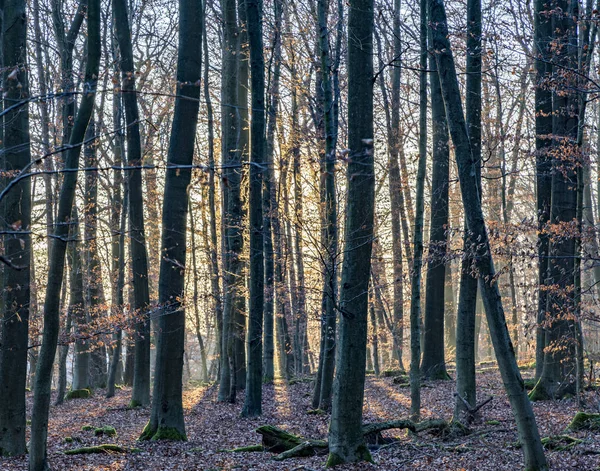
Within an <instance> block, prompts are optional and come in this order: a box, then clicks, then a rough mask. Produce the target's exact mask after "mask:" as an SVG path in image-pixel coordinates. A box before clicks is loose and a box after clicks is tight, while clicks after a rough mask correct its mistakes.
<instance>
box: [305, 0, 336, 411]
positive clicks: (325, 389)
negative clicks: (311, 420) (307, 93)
mask: <svg viewBox="0 0 600 471" xmlns="http://www.w3.org/2000/svg"><path fill="white" fill-rule="evenodd" d="M328 10H329V2H328V1H327V0H319V1H318V2H317V19H318V29H319V31H318V33H319V53H320V59H321V63H320V72H321V87H322V89H323V95H322V96H323V103H322V109H323V121H324V131H325V135H324V141H325V142H324V144H325V145H324V148H323V151H324V152H323V158H322V159H321V165H320V166H321V172H322V174H323V176H322V177H321V186H322V188H321V191H320V198H321V200H322V208H323V209H322V211H323V214H322V216H321V217H322V222H321V224H322V227H323V228H322V231H321V232H322V239H323V241H322V245H323V249H322V251H323V294H322V302H321V310H322V311H321V342H320V351H319V368H318V370H317V379H316V381H315V390H314V392H313V401H312V405H313V407H314V408H319V409H322V410H328V409H329V408H330V407H331V392H332V386H333V373H334V367H335V337H336V322H337V316H336V308H335V304H336V297H337V257H338V227H337V226H338V221H337V217H338V216H337V201H336V194H335V140H336V135H337V130H336V129H335V116H334V113H335V110H334V97H333V89H332V84H331V82H332V80H331V71H330V68H331V58H330V51H329V30H328ZM338 20H339V21H342V19H341V18H339V19H338Z"/></svg>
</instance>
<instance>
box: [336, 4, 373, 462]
mask: <svg viewBox="0 0 600 471" xmlns="http://www.w3.org/2000/svg"><path fill="white" fill-rule="evenodd" d="M349 8H350V13H349V18H348V36H349V38H351V40H349V41H348V147H349V149H350V153H349V155H348V157H349V163H348V171H347V177H348V184H347V185H348V186H347V188H348V199H347V209H346V224H345V228H346V233H345V242H344V253H345V256H344V263H343V266H342V282H341V283H342V284H341V292H340V307H339V309H340V313H341V320H340V334H339V343H338V349H339V350H338V356H337V360H336V378H335V382H334V387H333V399H334V400H333V405H332V412H331V422H330V426H329V447H330V448H329V458H328V460H327V466H335V465H337V464H339V463H348V462H355V461H362V460H369V461H370V460H371V456H370V453H369V450H368V449H367V447H366V445H365V442H364V438H363V435H362V432H361V426H362V406H363V398H364V384H365V362H366V346H367V315H368V290H369V278H370V266H371V250H372V242H373V222H374V212H375V211H374V210H375V175H374V171H375V170H374V165H373V152H374V146H373V55H372V54H373V39H372V37H373V1H372V0H351V1H350V5H349Z"/></svg>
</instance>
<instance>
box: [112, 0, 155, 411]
mask: <svg viewBox="0 0 600 471" xmlns="http://www.w3.org/2000/svg"><path fill="white" fill-rule="evenodd" d="M113 15H114V18H115V30H116V36H117V41H118V44H119V52H120V55H121V83H122V89H121V90H122V92H123V104H124V108H125V119H126V127H127V161H126V162H127V166H128V167H130V170H129V171H128V172H127V174H126V175H127V176H128V177H129V181H128V191H129V223H130V224H131V231H130V233H129V240H130V247H131V249H130V250H131V259H132V260H131V263H132V270H133V297H134V301H135V302H134V305H133V306H132V307H133V310H134V315H135V316H136V320H137V322H136V330H135V366H134V374H133V391H132V393H131V405H132V407H136V406H138V405H142V406H143V405H147V404H149V403H150V318H149V316H148V312H147V311H148V306H149V304H150V291H149V288H148V254H147V252H146V236H145V232H144V196H143V190H142V170H141V168H139V167H140V166H141V165H142V145H141V140H140V125H139V120H140V118H139V112H138V104H137V94H136V87H135V67H134V62H133V51H132V45H131V28H130V26H129V19H128V16H127V3H126V1H125V0H115V1H114V2H113Z"/></svg>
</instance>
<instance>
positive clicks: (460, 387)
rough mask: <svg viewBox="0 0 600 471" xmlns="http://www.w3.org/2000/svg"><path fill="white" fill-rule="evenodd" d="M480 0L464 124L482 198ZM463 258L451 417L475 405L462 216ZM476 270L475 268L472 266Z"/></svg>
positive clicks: (471, 284)
mask: <svg viewBox="0 0 600 471" xmlns="http://www.w3.org/2000/svg"><path fill="white" fill-rule="evenodd" d="M481 33H482V31H481V0H469V2H468V3H467V71H468V72H469V73H468V74H467V91H466V99H465V108H466V116H465V118H466V119H465V121H466V122H465V125H466V126H467V130H468V134H469V145H470V147H471V159H472V163H471V165H472V166H473V168H474V170H475V181H476V185H477V188H478V192H477V193H478V195H479V199H480V200H481ZM463 227H464V231H465V233H464V236H463V259H462V262H461V268H460V288H459V295H458V311H457V314H456V393H457V394H458V397H456V401H455V405H454V419H455V420H459V421H460V420H461V413H462V412H464V411H465V405H464V402H463V400H462V399H464V400H465V401H467V402H468V403H469V404H470V405H471V406H472V407H475V405H476V400H477V394H476V384H475V355H476V349H475V345H476V340H475V335H476V331H475V313H476V308H477V284H478V277H477V276H474V274H473V271H474V270H473V268H474V263H475V259H474V257H473V252H474V241H473V239H472V234H471V233H470V231H469V227H468V225H467V219H466V217H465V222H464V224H463ZM475 271H476V270H475Z"/></svg>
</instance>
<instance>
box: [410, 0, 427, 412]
mask: <svg viewBox="0 0 600 471" xmlns="http://www.w3.org/2000/svg"><path fill="white" fill-rule="evenodd" d="M420 6H421V18H420V30H419V38H420V43H421V44H420V46H421V51H420V54H421V57H420V67H421V70H420V72H419V79H420V80H419V166H418V170H417V195H416V196H417V198H416V207H415V219H414V221H415V226H414V227H415V229H414V235H413V267H412V274H411V293H410V414H411V417H412V419H413V420H415V421H417V420H419V418H420V416H421V369H420V364H421V333H420V327H421V267H422V264H423V213H424V201H423V200H424V192H425V170H426V167H427V71H426V69H427V0H421V3H420Z"/></svg>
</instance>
